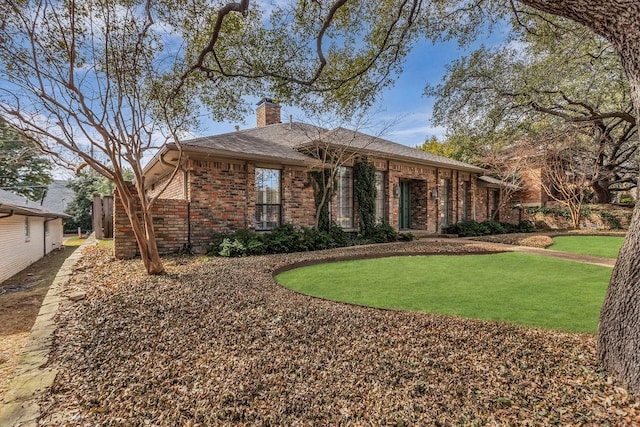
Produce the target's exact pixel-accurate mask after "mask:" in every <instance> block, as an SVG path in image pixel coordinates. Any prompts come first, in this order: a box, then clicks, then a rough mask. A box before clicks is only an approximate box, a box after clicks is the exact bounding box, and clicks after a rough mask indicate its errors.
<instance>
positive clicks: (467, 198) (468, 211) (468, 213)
mask: <svg viewBox="0 0 640 427" xmlns="http://www.w3.org/2000/svg"><path fill="white" fill-rule="evenodd" d="M462 219H463V220H465V221H468V220H470V219H473V218H472V201H471V181H463V182H462Z"/></svg>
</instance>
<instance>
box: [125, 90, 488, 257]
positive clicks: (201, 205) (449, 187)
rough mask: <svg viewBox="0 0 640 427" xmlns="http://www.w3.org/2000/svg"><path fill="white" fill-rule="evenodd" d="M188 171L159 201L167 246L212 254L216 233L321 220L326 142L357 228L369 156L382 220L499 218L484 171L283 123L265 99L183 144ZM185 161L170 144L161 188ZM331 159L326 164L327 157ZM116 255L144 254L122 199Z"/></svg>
mask: <svg viewBox="0 0 640 427" xmlns="http://www.w3.org/2000/svg"><path fill="white" fill-rule="evenodd" d="M180 146H181V148H182V157H181V163H180V165H179V166H180V170H179V172H178V173H177V174H176V175H175V176H174V178H173V179H172V180H171V182H169V183H168V186H167V187H166V189H165V190H164V191H163V192H162V194H161V195H160V198H159V199H158V200H157V203H156V204H155V205H154V212H153V215H154V224H155V227H156V234H157V238H158V246H159V249H160V251H161V252H172V251H176V250H179V249H181V248H183V247H186V246H188V247H191V248H192V249H193V250H194V251H198V252H201V251H204V250H206V249H207V246H208V245H209V244H210V243H211V241H212V239H213V236H214V235H215V234H216V233H222V232H231V231H235V230H239V229H248V230H256V231H263V230H265V231H266V230H269V229H272V228H273V227H275V226H277V225H278V224H282V223H292V224H294V225H297V226H306V227H310V226H313V225H314V223H315V201H314V200H315V199H314V196H315V192H314V186H313V185H312V182H311V178H310V172H311V171H314V170H319V169H320V168H322V167H323V163H322V162H321V161H320V160H319V159H318V158H317V156H312V155H310V153H312V152H316V153H317V152H318V147H324V148H325V149H331V150H342V152H343V153H344V154H345V157H343V158H346V159H347V160H346V161H345V162H344V163H343V164H342V165H341V166H340V167H339V168H338V170H337V179H336V182H337V188H336V189H335V195H334V197H333V199H332V202H331V207H330V216H331V220H332V221H333V222H335V223H336V224H338V225H340V226H341V227H343V228H344V229H346V230H356V229H357V227H358V224H357V217H358V215H357V206H355V203H354V194H353V170H352V167H353V164H354V163H353V162H354V161H357V159H358V157H366V158H367V160H368V161H369V162H370V163H373V164H374V165H375V167H376V170H377V172H376V181H377V190H378V191H377V199H376V212H377V216H378V219H379V221H385V222H388V223H389V224H390V225H391V226H393V227H394V228H396V229H399V230H412V231H414V232H419V233H421V234H439V233H442V231H443V230H444V229H446V228H447V227H448V226H449V225H450V224H453V223H456V222H458V221H462V220H467V219H474V220H477V221H483V220H485V219H487V218H490V216H491V214H492V212H491V207H494V206H497V205H496V204H495V203H494V201H493V199H491V198H490V196H491V197H494V196H495V197H498V196H497V194H498V193H497V192H495V191H494V190H495V188H494V187H495V183H492V182H487V181H483V180H480V179H479V178H480V177H481V176H482V174H483V172H484V170H483V169H481V168H478V167H476V166H473V165H470V164H467V163H463V162H459V161H456V160H452V159H448V158H444V157H440V156H436V155H433V154H431V153H427V152H424V151H421V150H417V149H414V148H410V147H407V146H405V145H402V144H398V143H394V142H391V141H387V140H385V139H382V138H378V137H374V136H371V135H366V134H364V133H360V132H356V131H352V130H348V129H343V128H337V129H333V130H327V129H323V128H320V127H317V126H313V125H310V124H305V123H298V122H291V121H290V122H288V123H282V122H281V120H280V105H278V104H277V103H275V102H273V101H272V100H270V99H263V100H262V101H261V102H260V103H259V104H258V108H257V127H255V128H252V129H247V130H238V131H236V132H232V133H227V134H221V135H214V136H209V137H203V138H196V139H192V140H188V141H183V142H181V144H180ZM179 158H180V156H179V152H178V147H177V146H176V145H175V144H172V143H170V144H166V145H164V146H163V147H162V148H161V149H160V150H159V152H158V153H157V154H156V156H155V157H154V158H153V159H152V160H151V162H150V163H149V164H148V165H147V166H146V167H145V177H146V183H147V186H148V188H149V191H150V194H151V195H157V193H158V192H159V191H160V190H161V188H163V187H164V186H165V184H167V181H168V180H169V178H170V175H171V172H172V171H173V169H174V168H175V166H176V162H177V161H178V159H179ZM325 165H326V163H325ZM114 216H115V219H114V221H115V227H114V229H115V252H116V256H117V257H119V258H126V257H131V256H134V255H135V252H136V250H137V248H136V245H135V239H134V238H133V235H132V233H131V230H130V227H129V224H128V221H127V218H126V215H124V212H123V209H122V208H121V206H120V203H119V201H116V205H115V213H114Z"/></svg>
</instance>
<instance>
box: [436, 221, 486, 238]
mask: <svg viewBox="0 0 640 427" xmlns="http://www.w3.org/2000/svg"><path fill="white" fill-rule="evenodd" d="M447 233H448V234H457V235H458V236H460V237H473V236H484V235H486V234H490V232H489V229H488V228H487V226H486V225H484V224H481V223H479V222H476V221H461V222H458V223H455V224H453V225H451V226H449V227H448V228H447Z"/></svg>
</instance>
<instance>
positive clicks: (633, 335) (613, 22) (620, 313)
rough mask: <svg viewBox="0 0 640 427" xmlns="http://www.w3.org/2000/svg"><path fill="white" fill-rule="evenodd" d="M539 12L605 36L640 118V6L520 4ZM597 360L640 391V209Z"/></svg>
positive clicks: (609, 298)
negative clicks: (573, 21)
mask: <svg viewBox="0 0 640 427" xmlns="http://www.w3.org/2000/svg"><path fill="white" fill-rule="evenodd" d="M520 1H521V2H522V3H524V4H527V5H529V6H531V7H533V8H536V9H538V10H541V11H544V12H548V13H552V14H555V15H560V16H564V17H566V18H570V19H573V20H575V21H577V22H580V23H581V24H584V25H586V26H587V27H589V28H591V29H592V30H593V31H594V32H596V33H597V34H600V35H601V36H603V37H605V38H606V39H607V40H609V41H610V42H611V43H612V44H613V46H614V47H615V48H616V50H617V51H618V53H619V54H620V57H621V58H622V64H623V66H624V69H625V72H626V74H627V77H628V78H629V83H630V86H631V97H632V99H633V105H634V107H635V112H636V117H640V2H638V1H637V0H601V1H598V2H593V1H591V0H564V1H557V0H520ZM598 356H599V358H600V362H601V363H602V364H603V366H604V367H605V368H606V369H607V370H609V372H611V373H613V374H615V375H617V376H618V378H619V379H620V380H622V381H623V382H624V383H626V384H627V386H628V387H629V388H630V389H631V390H632V391H634V392H635V393H640V210H639V204H638V203H636V207H635V209H634V212H633V217H632V220H631V224H630V225H629V231H628V232H627V237H626V239H625V242H624V245H623V246H622V249H621V250H620V254H619V255H618V260H617V262H616V265H615V267H614V269H613V274H612V276H611V281H610V282H609V288H608V290H607V295H606V297H605V300H604V304H603V306H602V311H601V312H600V323H599V325H598Z"/></svg>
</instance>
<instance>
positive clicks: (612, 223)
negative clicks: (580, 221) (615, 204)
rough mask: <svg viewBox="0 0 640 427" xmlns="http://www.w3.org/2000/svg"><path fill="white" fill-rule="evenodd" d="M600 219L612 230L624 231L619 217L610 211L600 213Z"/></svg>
mask: <svg viewBox="0 0 640 427" xmlns="http://www.w3.org/2000/svg"><path fill="white" fill-rule="evenodd" d="M600 218H602V220H603V221H604V222H605V223H606V224H607V225H608V226H609V228H610V229H612V230H620V229H622V223H621V222H620V219H618V217H617V216H615V215H614V214H612V213H611V212H608V211H602V212H600Z"/></svg>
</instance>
